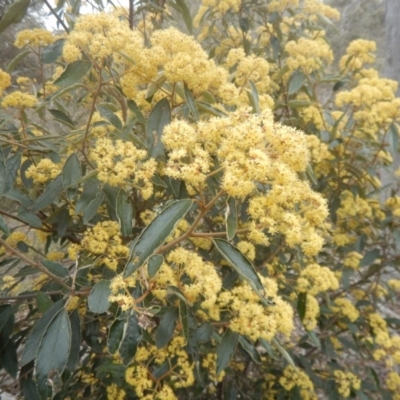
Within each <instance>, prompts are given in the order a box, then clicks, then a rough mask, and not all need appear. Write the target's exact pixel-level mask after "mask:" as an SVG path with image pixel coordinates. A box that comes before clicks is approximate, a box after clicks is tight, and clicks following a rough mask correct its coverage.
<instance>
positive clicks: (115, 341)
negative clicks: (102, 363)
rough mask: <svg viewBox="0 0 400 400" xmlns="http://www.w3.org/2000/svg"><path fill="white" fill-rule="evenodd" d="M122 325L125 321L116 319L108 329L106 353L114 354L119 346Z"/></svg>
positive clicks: (122, 331)
mask: <svg viewBox="0 0 400 400" xmlns="http://www.w3.org/2000/svg"><path fill="white" fill-rule="evenodd" d="M124 325H125V321H121V320H119V319H116V320H115V321H114V322H113V323H112V325H111V327H110V333H109V334H108V340H107V347H108V351H109V352H110V353H111V354H114V353H116V352H117V351H118V349H119V345H120V343H121V340H122V337H123V335H124Z"/></svg>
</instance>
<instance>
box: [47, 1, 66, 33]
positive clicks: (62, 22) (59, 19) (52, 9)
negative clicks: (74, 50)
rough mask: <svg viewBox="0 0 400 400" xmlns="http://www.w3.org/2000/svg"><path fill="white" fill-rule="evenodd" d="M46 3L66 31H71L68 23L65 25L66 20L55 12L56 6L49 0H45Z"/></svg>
mask: <svg viewBox="0 0 400 400" xmlns="http://www.w3.org/2000/svg"><path fill="white" fill-rule="evenodd" d="M43 1H44V4H46V6H47V7H48V9H49V10H50V12H51V13H52V14H53V15H54V16H55V17H56V19H57V21H58V22H59V23H60V25H61V26H62V27H63V28H64V29H65V32H67V33H69V29H68V27H67V25H65V23H64V21H63V20H62V19H61V18H60V16H59V15H58V14H57V13H56V12H55V10H54V8H53V7H52V6H51V5H50V4H49V2H48V1H47V0H43Z"/></svg>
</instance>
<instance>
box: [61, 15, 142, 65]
mask: <svg viewBox="0 0 400 400" xmlns="http://www.w3.org/2000/svg"><path fill="white" fill-rule="evenodd" d="M132 46H138V49H137V50H138V51H140V50H141V49H143V47H144V45H143V38H142V37H141V34H140V33H139V32H138V31H131V30H130V29H129V26H128V24H126V23H125V22H124V21H121V20H120V19H119V18H118V17H117V16H115V15H112V14H105V13H99V14H85V15H82V16H81V17H80V18H78V19H77V21H76V23H75V26H74V30H73V31H72V32H71V33H70V35H69V36H68V39H67V41H66V43H65V44H64V47H63V57H64V59H65V61H66V62H68V63H70V62H73V61H76V60H77V59H79V58H80V57H81V52H82V51H85V52H86V53H88V54H89V55H90V56H91V57H92V58H94V59H95V60H98V61H100V62H101V60H103V59H104V58H105V57H108V56H117V54H118V53H119V52H122V53H125V51H126V49H127V48H129V47H132ZM120 60H121V59H120Z"/></svg>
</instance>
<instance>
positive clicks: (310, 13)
mask: <svg viewBox="0 0 400 400" xmlns="http://www.w3.org/2000/svg"><path fill="white" fill-rule="evenodd" d="M302 6H303V7H302V12H301V13H300V15H299V17H300V18H307V19H308V20H311V21H315V20H316V19H317V16H318V15H323V16H324V17H326V18H329V19H331V20H339V18H340V12H339V11H338V10H337V9H336V8H332V7H330V6H328V5H327V4H324V3H323V2H322V1H321V0H304V1H303V2H302Z"/></svg>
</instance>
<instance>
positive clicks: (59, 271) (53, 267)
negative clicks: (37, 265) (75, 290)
mask: <svg viewBox="0 0 400 400" xmlns="http://www.w3.org/2000/svg"><path fill="white" fill-rule="evenodd" d="M41 263H42V264H43V266H44V267H45V268H46V269H47V270H48V271H49V272H51V273H52V274H53V275H55V276H58V277H59V278H66V277H67V276H69V271H68V269H67V268H65V267H64V265H62V264H60V263H58V262H55V261H50V260H42V261H41Z"/></svg>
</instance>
